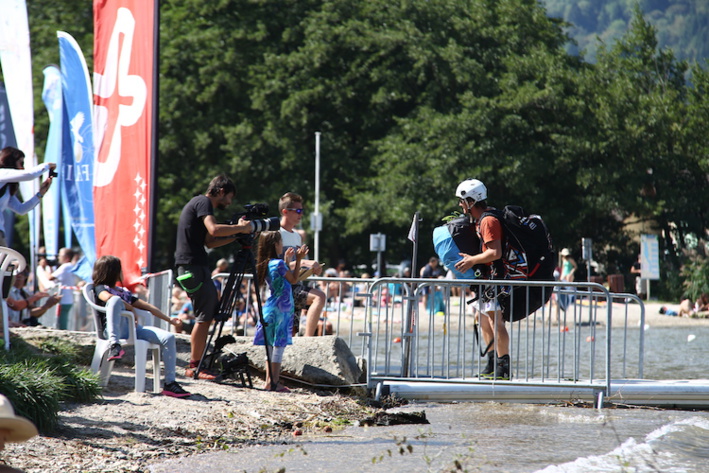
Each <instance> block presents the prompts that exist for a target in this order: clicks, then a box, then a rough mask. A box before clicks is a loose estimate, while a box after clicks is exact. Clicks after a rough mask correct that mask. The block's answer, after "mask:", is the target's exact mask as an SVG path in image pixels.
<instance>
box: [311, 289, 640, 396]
mask: <svg viewBox="0 0 709 473" xmlns="http://www.w3.org/2000/svg"><path fill="white" fill-rule="evenodd" d="M310 281H312V282H316V283H322V284H324V285H326V286H325V287H324V288H326V289H329V292H328V295H329V296H330V299H331V302H330V303H329V307H328V310H327V312H325V315H326V317H327V318H329V319H330V321H331V322H332V324H333V327H334V329H335V334H336V335H338V336H340V337H342V338H343V339H345V341H346V342H347V343H348V345H349V346H350V348H351V349H352V351H353V353H355V354H356V355H359V356H360V357H362V358H364V359H366V360H367V366H368V385H369V387H370V388H372V387H374V386H376V384H377V383H379V382H381V381H383V380H391V379H412V380H424V379H425V380H433V381H436V380H439V381H445V380H458V381H460V380H465V381H466V382H486V383H487V382H489V381H484V380H480V379H478V377H477V373H479V372H480V370H481V369H482V368H483V366H481V364H482V363H483V362H484V359H483V358H482V357H481V356H480V352H481V349H482V350H484V349H485V346H484V345H485V344H484V343H483V342H482V337H481V335H480V333H479V327H478V325H477V324H476V317H475V312H476V311H475V308H474V306H476V305H477V304H468V303H467V301H468V300H470V299H471V298H472V297H473V294H475V293H480V292H482V291H483V290H485V289H486V287H488V286H491V285H492V286H505V285H509V284H510V281H478V280H467V281H461V280H448V279H397V278H382V279H376V280H362V279H349V278H347V279H345V278H311V279H310ZM540 286H541V287H543V288H544V289H543V290H550V291H552V290H553V293H554V294H553V296H552V299H553V300H554V301H555V302H551V301H550V302H549V303H547V304H544V305H543V306H542V307H540V308H539V309H538V310H537V311H535V312H534V313H533V314H531V315H530V316H529V317H526V318H524V319H522V320H520V321H518V322H513V323H508V324H506V325H507V328H508V333H509V336H510V358H511V371H512V373H511V374H512V380H513V381H514V382H522V383H534V384H538V383H541V384H544V383H549V382H554V383H562V384H563V383H571V384H581V383H583V384H598V383H602V384H604V385H605V386H606V387H607V390H608V389H610V382H611V379H612V376H613V375H614V374H615V375H616V377H623V378H627V377H629V376H631V377H636V378H642V377H643V351H644V331H643V330H642V327H643V325H644V306H643V304H642V301H640V299H638V298H637V297H636V296H634V295H630V294H612V293H610V292H609V291H608V290H607V289H606V288H604V287H603V286H601V285H599V284H596V283H583V282H580V283H566V282H535V281H523V282H515V287H519V288H520V290H523V291H527V293H526V294H527V295H528V294H529V291H530V288H533V287H540ZM355 287H358V289H359V290H353V288H355ZM358 299H359V300H361V301H362V307H357V305H358V304H356V303H355V302H354V301H357V300H358ZM614 306H615V307H614ZM633 306H636V307H635V308H634V309H631V308H632V307H633ZM439 309H441V310H439ZM614 311H615V314H616V318H615V319H614ZM631 311H633V312H635V313H637V314H639V315H638V317H639V322H637V324H636V325H635V326H632V324H631V322H630V320H631V317H630V313H631ZM618 314H620V316H618ZM481 345H483V346H481Z"/></svg>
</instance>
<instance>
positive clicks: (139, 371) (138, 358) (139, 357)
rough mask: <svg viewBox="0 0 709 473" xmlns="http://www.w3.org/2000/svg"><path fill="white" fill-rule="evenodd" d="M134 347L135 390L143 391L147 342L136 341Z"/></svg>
mask: <svg viewBox="0 0 709 473" xmlns="http://www.w3.org/2000/svg"><path fill="white" fill-rule="evenodd" d="M134 348H135V392H137V393H142V392H145V364H146V363H147V361H148V347H147V343H145V342H140V341H136V344H135V345H134Z"/></svg>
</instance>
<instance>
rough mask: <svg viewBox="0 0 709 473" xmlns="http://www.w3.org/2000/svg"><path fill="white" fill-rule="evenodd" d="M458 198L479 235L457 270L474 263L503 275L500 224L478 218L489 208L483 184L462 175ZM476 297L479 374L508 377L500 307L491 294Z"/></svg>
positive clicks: (495, 275) (493, 275) (505, 335)
mask: <svg viewBox="0 0 709 473" xmlns="http://www.w3.org/2000/svg"><path fill="white" fill-rule="evenodd" d="M455 194H456V196H457V197H458V199H459V202H458V205H460V207H461V208H462V209H463V213H464V214H466V215H468V216H469V217H470V218H471V220H472V221H473V222H474V223H475V229H476V231H477V233H478V237H479V238H480V242H481V246H482V248H481V249H480V253H478V254H476V255H469V254H465V253H460V256H461V257H462V259H461V260H460V261H459V262H457V263H456V264H455V267H456V269H457V270H458V271H460V272H465V271H467V270H468V269H470V268H472V267H473V266H475V265H479V264H484V265H487V266H489V267H490V278H491V279H501V278H503V277H504V268H503V265H502V255H503V251H502V250H503V248H502V241H503V230H502V224H501V223H500V221H499V220H498V219H497V218H495V217H494V216H489V217H486V218H483V219H481V217H482V215H483V213H485V212H486V211H487V210H490V209H489V208H488V206H487V188H486V187H485V184H483V183H482V182H480V181H479V180H477V179H466V180H465V181H463V182H461V183H460V184H459V185H458V188H457V189H456V192H455ZM483 299H484V298H480V299H479V301H480V302H479V304H480V305H479V306H478V312H479V314H478V318H479V320H480V329H481V331H482V334H483V339H484V340H485V344H486V346H487V348H486V352H487V366H486V367H485V369H484V370H483V371H482V372H481V373H480V377H484V378H492V379H509V378H510V356H509V342H510V339H509V334H508V333H507V328H506V327H505V321H504V319H503V317H502V310H501V309H500V305H499V304H498V302H497V300H496V299H495V298H493V299H491V300H487V301H484V300H483Z"/></svg>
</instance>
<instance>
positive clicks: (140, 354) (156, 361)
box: [82, 284, 162, 393]
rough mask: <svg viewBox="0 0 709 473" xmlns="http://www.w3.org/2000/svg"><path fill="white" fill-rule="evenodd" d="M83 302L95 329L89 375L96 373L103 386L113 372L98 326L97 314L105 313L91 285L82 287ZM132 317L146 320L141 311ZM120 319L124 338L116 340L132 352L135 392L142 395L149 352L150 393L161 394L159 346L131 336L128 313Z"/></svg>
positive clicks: (99, 317) (132, 319) (106, 341)
mask: <svg viewBox="0 0 709 473" xmlns="http://www.w3.org/2000/svg"><path fill="white" fill-rule="evenodd" d="M82 291H83V294H84V299H86V303H87V304H88V305H89V306H90V307H91V312H93V316H94V317H93V318H94V328H95V329H96V348H95V349H94V358H93V361H92V362H91V371H92V372H93V373H98V372H99V371H100V375H99V379H100V382H101V386H107V385H108V380H109V378H110V377H111V370H112V369H113V360H111V361H108V353H109V348H111V344H110V342H109V341H108V339H107V338H106V337H105V336H104V334H103V328H104V327H103V324H102V322H101V313H103V314H105V313H106V308H105V307H101V306H100V305H98V304H97V303H96V300H95V294H94V285H93V284H86V285H85V286H84V287H83V289H82ZM136 314H138V316H139V317H140V318H141V321H143V319H145V318H146V314H147V315H150V314H149V313H147V312H145V311H143V310H137V309H136ZM121 315H122V316H123V317H127V318H128V320H129V324H128V327H129V328H128V338H125V339H121V340H119V343H120V344H121V346H125V345H133V347H134V349H135V391H136V392H139V393H142V392H144V391H145V368H146V365H147V363H148V350H150V351H152V352H153V392H154V393H160V392H162V388H161V385H160V384H161V383H160V345H157V344H154V343H150V342H147V341H145V340H140V339H138V338H136V336H135V319H134V318H133V313H132V312H130V311H127V310H126V311H122V312H121Z"/></svg>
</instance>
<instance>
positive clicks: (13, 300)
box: [7, 269, 62, 327]
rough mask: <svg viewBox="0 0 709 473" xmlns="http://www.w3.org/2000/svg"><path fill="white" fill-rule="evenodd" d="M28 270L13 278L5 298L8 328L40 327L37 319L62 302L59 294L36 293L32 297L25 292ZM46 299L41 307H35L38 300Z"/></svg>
mask: <svg viewBox="0 0 709 473" xmlns="http://www.w3.org/2000/svg"><path fill="white" fill-rule="evenodd" d="M28 274H29V270H28V269H25V270H24V271H22V272H21V273H18V274H17V275H16V276H15V281H14V283H13V284H12V287H11V288H10V295H9V296H8V297H7V308H8V319H9V320H10V327H19V326H23V325H24V326H28V327H36V326H38V325H40V323H39V320H38V319H39V318H40V317H42V316H43V315H44V314H45V313H46V312H47V311H48V310H49V309H50V308H52V307H54V306H55V305H57V304H59V301H61V300H62V296H61V295H60V294H54V295H51V296H50V295H49V294H47V293H46V292H36V293H34V294H32V295H30V294H29V293H27V291H25V289H24V286H25V284H26V283H27V276H28ZM44 298H47V300H46V301H45V302H44V304H42V305H39V306H38V305H37V302H39V300H40V299H44Z"/></svg>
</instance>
